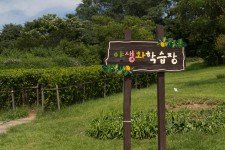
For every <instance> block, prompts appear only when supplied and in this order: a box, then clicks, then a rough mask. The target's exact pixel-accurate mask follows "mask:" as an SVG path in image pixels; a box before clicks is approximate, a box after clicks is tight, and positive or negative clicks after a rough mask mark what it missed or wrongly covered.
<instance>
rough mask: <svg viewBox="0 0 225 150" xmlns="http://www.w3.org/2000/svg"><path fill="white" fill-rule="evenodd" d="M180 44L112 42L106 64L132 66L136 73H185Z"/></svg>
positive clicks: (169, 42)
mask: <svg viewBox="0 0 225 150" xmlns="http://www.w3.org/2000/svg"><path fill="white" fill-rule="evenodd" d="M178 42H180V41H175V40H170V39H169V40H168V41H166V39H164V40H162V41H160V42H157V41H110V42H109V48H108V56H107V58H106V60H105V63H106V65H108V64H119V65H123V66H131V67H134V70H133V71H134V72H138V71H149V72H162V71H183V70H185V53H184V48H183V47H181V45H178V44H177V43H178ZM181 44H182V43H181ZM179 46H180V47H179Z"/></svg>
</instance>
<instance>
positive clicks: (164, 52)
mask: <svg viewBox="0 0 225 150" xmlns="http://www.w3.org/2000/svg"><path fill="white" fill-rule="evenodd" d="M156 35H157V38H158V39H161V38H162V37H163V36H164V27H163V26H161V25H158V26H157V30H156ZM105 64H106V65H108V64H119V65H124V66H131V67H133V68H134V70H132V71H133V72H136V73H138V72H157V107H158V108H157V112H158V113H157V114H158V149H159V150H166V127H165V72H175V71H183V70H185V52H184V48H167V47H165V45H164V44H163V43H162V45H161V44H160V45H159V44H158V42H157V41H131V31H130V30H127V31H126V32H125V41H110V42H109V48H108V54H107V58H106V59H105ZM131 83H132V79H131V77H124V86H123V93H124V105H123V113H124V121H123V125H124V150H130V149H131V87H132V86H131V85H132V84H131Z"/></svg>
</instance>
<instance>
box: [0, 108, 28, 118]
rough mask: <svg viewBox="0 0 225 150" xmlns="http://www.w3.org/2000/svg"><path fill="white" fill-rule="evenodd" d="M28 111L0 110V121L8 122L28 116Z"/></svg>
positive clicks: (20, 109) (24, 109)
mask: <svg viewBox="0 0 225 150" xmlns="http://www.w3.org/2000/svg"><path fill="white" fill-rule="evenodd" d="M28 113H29V109H28V108H27V107H20V108H17V109H16V110H15V111H13V110H7V111H6V110H0V121H8V120H13V119H18V118H22V117H26V116H28Z"/></svg>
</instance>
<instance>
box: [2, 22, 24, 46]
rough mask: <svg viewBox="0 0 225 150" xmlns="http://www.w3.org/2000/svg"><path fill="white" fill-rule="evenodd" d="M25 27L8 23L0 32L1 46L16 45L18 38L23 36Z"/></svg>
mask: <svg viewBox="0 0 225 150" xmlns="http://www.w3.org/2000/svg"><path fill="white" fill-rule="evenodd" d="M22 29H23V27H22V26H21V25H16V24H6V25H4V26H3V30H2V32H1V34H0V47H6V48H7V47H15V45H16V42H17V39H18V38H19V37H20V36H21V30H22Z"/></svg>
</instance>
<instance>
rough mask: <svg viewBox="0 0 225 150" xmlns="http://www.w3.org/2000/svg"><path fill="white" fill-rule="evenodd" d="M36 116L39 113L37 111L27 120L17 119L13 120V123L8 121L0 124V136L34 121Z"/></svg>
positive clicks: (32, 112)
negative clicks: (12, 128) (17, 126)
mask: <svg viewBox="0 0 225 150" xmlns="http://www.w3.org/2000/svg"><path fill="white" fill-rule="evenodd" d="M36 114H37V113H36V112H35V111H31V112H30V114H29V115H28V117H26V118H21V119H16V120H12V121H8V122H4V123H2V124H0V134H2V133H6V132H7V130H8V129H9V128H11V127H14V126H16V125H20V124H24V123H29V122H31V121H32V120H34V119H35V118H36Z"/></svg>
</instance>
